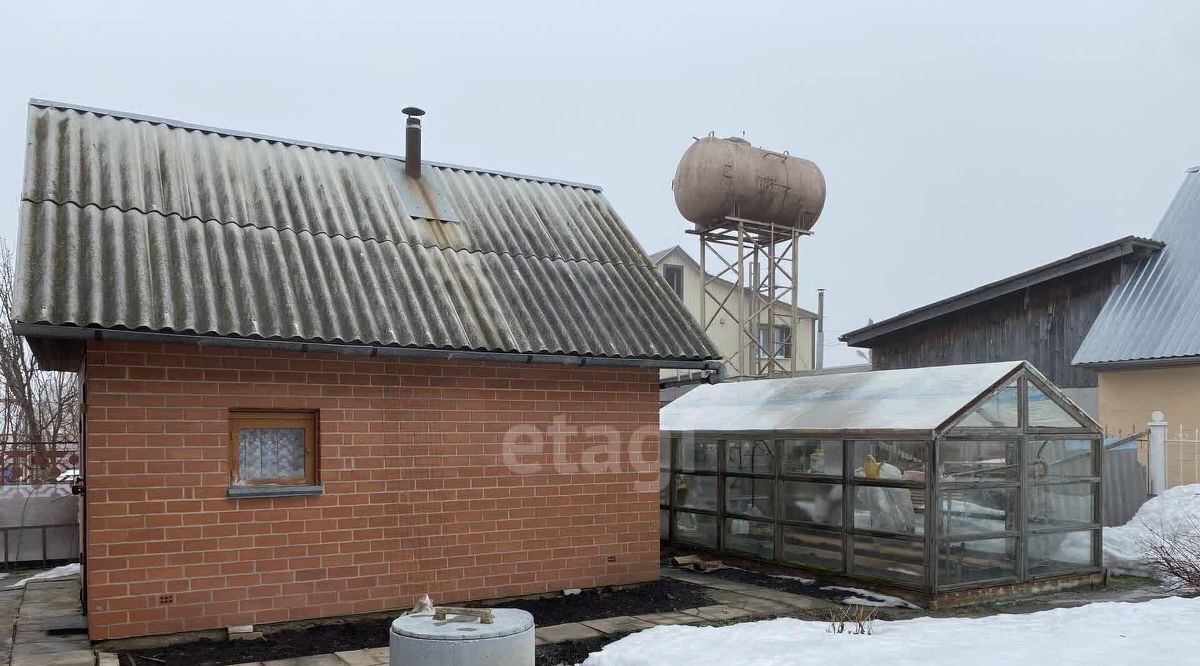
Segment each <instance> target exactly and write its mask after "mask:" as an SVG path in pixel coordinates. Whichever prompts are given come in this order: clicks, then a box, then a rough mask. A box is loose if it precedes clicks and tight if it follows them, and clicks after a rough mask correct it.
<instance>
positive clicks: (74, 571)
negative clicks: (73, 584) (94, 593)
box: [5, 562, 79, 590]
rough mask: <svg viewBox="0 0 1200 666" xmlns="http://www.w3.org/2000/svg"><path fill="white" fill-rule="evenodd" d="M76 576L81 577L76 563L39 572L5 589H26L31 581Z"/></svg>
mask: <svg viewBox="0 0 1200 666" xmlns="http://www.w3.org/2000/svg"><path fill="white" fill-rule="evenodd" d="M76 575H79V563H78V562H76V563H74V564H64V565H62V566H61V567H54V568H53V569H47V570H45V571H39V572H37V573H35V574H33V575H32V576H30V577H28V578H22V579H21V580H19V581H17V582H15V583H13V584H12V585H9V586H8V587H7V588H5V589H8V590H11V589H13V588H17V587H25V583H28V582H29V581H31V580H46V579H48V578H66V577H67V576H76Z"/></svg>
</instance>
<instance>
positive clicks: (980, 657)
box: [584, 597, 1200, 666]
mask: <svg viewBox="0 0 1200 666" xmlns="http://www.w3.org/2000/svg"><path fill="white" fill-rule="evenodd" d="M1196 623H1200V599H1183V598H1180V597H1171V598H1167V599H1156V600H1154V601H1148V602H1145V603H1138V604H1133V603H1119V602H1106V603H1095V604H1090V605H1087V606H1081V607H1078V608H1056V609H1054V610H1048V611H1042V612H1039V613H1029V614H1024V615H1016V614H1004V615H993V616H990V617H980V618H932V617H921V618H914V619H911V620H898V621H894V622H884V621H879V620H876V621H875V622H874V623H873V624H872V631H873V634H872V635H870V636H855V635H850V634H833V633H829V631H828V626H829V624H828V623H827V622H811V621H804V620H797V619H794V618H780V619H776V620H764V621H761V622H745V623H742V624H735V625H729V626H724V627H689V626H684V625H675V626H658V627H654V628H651V629H646V630H645V631H641V632H638V633H636V634H632V635H630V636H627V637H625V638H623V639H621V640H619V641H616V642H614V643H610V644H609V645H607V646H605V647H604V649H602V650H601V651H600V652H594V653H592V654H591V655H590V656H589V657H588V659H587V661H585V662H584V664H585V666H660V665H661V664H688V666H727V665H728V664H755V666H785V665H786V666H792V665H794V664H797V663H800V662H803V663H808V664H887V665H888V666H961V665H962V663H963V661H964V659H965V660H967V661H969V662H970V663H971V666H1012V665H1013V664H1014V663H1016V664H1020V663H1030V664H1048V663H1053V664H1055V666H1095V664H1135V663H1136V664H1138V666H1179V665H1180V664H1186V663H1192V662H1193V661H1194V660H1195V658H1196V653H1197V651H1198V650H1200V636H1197V635H1196V634H1195V632H1189V631H1182V632H1173V633H1171V635H1170V640H1164V634H1163V631H1164V629H1163V627H1189V626H1196Z"/></svg>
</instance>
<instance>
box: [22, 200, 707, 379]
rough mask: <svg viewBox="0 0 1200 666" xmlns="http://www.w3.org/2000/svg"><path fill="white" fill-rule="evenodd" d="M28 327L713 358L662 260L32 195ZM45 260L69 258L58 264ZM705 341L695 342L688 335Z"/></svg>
mask: <svg viewBox="0 0 1200 666" xmlns="http://www.w3.org/2000/svg"><path fill="white" fill-rule="evenodd" d="M21 216H22V219H23V220H24V221H25V225H24V229H23V232H22V235H21V248H20V250H21V255H22V256H23V257H25V258H26V259H25V260H24V261H22V265H21V266H19V267H18V270H19V271H20V273H21V276H20V279H21V281H22V283H23V285H24V287H23V288H22V289H21V290H20V292H19V300H18V301H17V303H16V308H15V309H16V312H17V316H18V319H19V320H20V321H23V322H27V323H49V324H87V325H95V326H100V327H105V328H121V329H130V330H147V331H169V332H176V333H198V334H213V335H233V336H240V337H252V338H266V339H284V340H307V341H317V340H319V341H325V342H353V343H364V344H374V345H391V346H404V347H420V348H442V349H464V350H479V351H499V352H523V353H552V354H575V355H595V356H610V357H626V356H639V357H646V358H664V359H665V358H673V359H682V358H692V359H694V358H706V357H708V354H709V352H708V350H707V349H706V347H705V346H704V344H703V338H700V339H699V340H697V339H696V336H695V335H694V334H693V331H691V330H690V329H689V328H688V327H686V326H684V325H683V324H684V323H686V322H690V321H691V320H690V319H684V318H682V317H664V316H662V315H663V313H664V312H667V311H669V310H670V309H671V308H672V307H675V306H676V303H677V302H676V300H675V299H673V297H672V296H671V295H670V294H669V293H666V291H665V289H659V288H658V284H657V278H656V275H655V273H654V272H653V269H651V268H649V267H648V266H629V265H625V264H609V263H597V262H568V261H548V260H541V259H530V258H528V257H522V256H512V255H506V254H493V253H481V252H467V251H463V250H448V249H440V248H427V247H421V246H415V247H414V246H410V245H403V244H392V243H379V242H374V241H363V240H360V239H347V238H341V237H335V238H329V237H317V236H313V235H312V234H296V233H291V232H286V231H284V232H280V231H277V230H275V229H259V228H257V227H239V226H236V225H229V224H221V223H219V222H191V223H183V222H181V221H180V220H179V218H177V217H171V218H164V217H162V216H159V215H143V214H141V213H138V212H129V213H126V212H122V211H119V210H116V209H107V210H100V209H98V208H94V207H87V208H79V207H77V206H74V205H67V206H59V205H56V204H51V203H42V204H31V203H28V202H26V203H23V204H22V206H21ZM32 266H55V267H57V270H55V271H54V272H52V273H50V274H47V273H45V272H41V271H38V270H36V269H34V268H32ZM689 343H690V344H689Z"/></svg>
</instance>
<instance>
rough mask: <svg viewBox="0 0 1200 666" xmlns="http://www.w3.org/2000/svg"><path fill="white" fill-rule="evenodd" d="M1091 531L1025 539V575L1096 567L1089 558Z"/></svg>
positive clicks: (1096, 564)
mask: <svg viewBox="0 0 1200 666" xmlns="http://www.w3.org/2000/svg"><path fill="white" fill-rule="evenodd" d="M1095 538H1096V532H1095V531H1093V530H1088V531H1081V532H1059V533H1055V534H1034V535H1032V536H1030V537H1029V574H1030V575H1031V576H1043V575H1048V574H1058V573H1070V572H1072V571H1079V570H1080V569H1092V568H1095V567H1097V566H1099V563H1097V562H1096V561H1095V558H1094V557H1093V550H1092V544H1093V542H1094V540H1095Z"/></svg>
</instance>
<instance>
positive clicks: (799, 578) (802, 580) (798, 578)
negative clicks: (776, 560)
mask: <svg viewBox="0 0 1200 666" xmlns="http://www.w3.org/2000/svg"><path fill="white" fill-rule="evenodd" d="M771 578H782V579H783V580H794V581H797V582H799V583H801V584H805V585H807V584H809V583H815V582H817V580H816V579H815V578H804V577H802V576H785V575H783V574H771Z"/></svg>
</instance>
